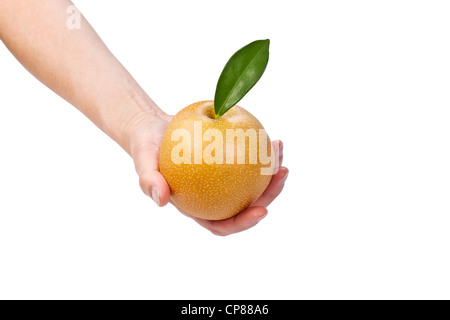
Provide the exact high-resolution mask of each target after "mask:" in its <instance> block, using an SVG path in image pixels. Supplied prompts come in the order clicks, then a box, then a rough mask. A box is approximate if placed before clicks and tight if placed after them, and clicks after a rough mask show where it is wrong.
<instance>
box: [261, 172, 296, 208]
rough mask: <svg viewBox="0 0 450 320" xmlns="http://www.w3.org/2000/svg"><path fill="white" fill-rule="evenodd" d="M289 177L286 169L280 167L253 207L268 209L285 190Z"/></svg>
mask: <svg viewBox="0 0 450 320" xmlns="http://www.w3.org/2000/svg"><path fill="white" fill-rule="evenodd" d="M288 175H289V170H288V168H286V167H280V170H278V172H277V174H275V175H274V176H273V177H272V180H271V181H270V184H269V186H268V187H267V189H266V190H265V191H264V192H263V194H262V195H261V196H260V197H259V198H258V200H256V201H255V202H254V203H253V204H252V206H261V207H267V206H268V205H269V204H270V203H271V202H272V201H273V200H274V199H275V198H276V197H277V196H278V195H279V194H280V193H281V191H282V190H283V187H284V183H285V182H286V179H287V177H288Z"/></svg>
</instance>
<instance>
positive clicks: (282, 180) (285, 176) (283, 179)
mask: <svg viewBox="0 0 450 320" xmlns="http://www.w3.org/2000/svg"><path fill="white" fill-rule="evenodd" d="M288 175H289V170H287V171H286V173H285V175H284V177H283V178H281V180H280V184H281V185H284V183H285V182H286V179H287V177H288Z"/></svg>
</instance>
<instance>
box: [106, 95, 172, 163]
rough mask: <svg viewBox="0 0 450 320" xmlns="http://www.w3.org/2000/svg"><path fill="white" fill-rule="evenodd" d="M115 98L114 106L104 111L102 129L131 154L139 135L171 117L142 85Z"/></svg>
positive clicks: (149, 132) (149, 131) (150, 130)
mask: <svg viewBox="0 0 450 320" xmlns="http://www.w3.org/2000/svg"><path fill="white" fill-rule="evenodd" d="M114 100H115V102H114V106H111V105H109V106H108V107H107V108H106V110H107V112H104V116H103V117H102V118H103V121H102V122H103V123H104V128H102V130H103V131H105V133H106V134H107V135H108V136H110V137H111V138H112V139H113V140H114V141H116V142H117V143H118V144H119V145H120V146H121V147H122V148H123V149H124V150H125V151H126V152H127V153H128V154H130V155H131V154H132V148H133V144H134V141H135V140H136V138H137V136H139V135H142V134H145V133H146V132H147V133H148V134H151V132H152V131H153V130H152V129H153V127H159V126H160V125H159V124H160V123H164V122H167V121H168V119H170V117H169V116H168V115H167V114H166V113H165V112H164V111H162V110H161V109H160V108H159V107H158V106H157V105H156V103H155V102H153V100H151V98H150V97H149V96H148V95H147V94H146V93H145V92H144V91H143V90H142V89H141V88H140V87H138V89H137V90H134V88H133V90H126V92H124V93H123V94H121V95H120V98H117V97H116V99H114Z"/></svg>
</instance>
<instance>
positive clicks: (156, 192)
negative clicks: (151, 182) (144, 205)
mask: <svg viewBox="0 0 450 320" xmlns="http://www.w3.org/2000/svg"><path fill="white" fill-rule="evenodd" d="M152 199H153V201H155V203H156V205H157V206H158V207H159V204H160V202H159V190H158V187H154V186H152Z"/></svg>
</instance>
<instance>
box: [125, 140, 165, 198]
mask: <svg viewBox="0 0 450 320" xmlns="http://www.w3.org/2000/svg"><path fill="white" fill-rule="evenodd" d="M132 157H133V160H134V163H135V166H136V172H137V173H138V175H139V185H140V186H141V189H142V191H143V192H144V193H145V194H146V195H147V196H149V197H150V198H152V199H153V201H155V203H156V204H157V205H158V206H159V207H163V206H165V205H166V204H167V203H168V202H169V200H170V187H169V185H168V184H167V181H166V179H164V177H163V175H162V174H161V173H160V172H159V166H158V163H159V146H154V145H147V146H141V147H138V148H136V149H135V150H134V152H133V154H132Z"/></svg>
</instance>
